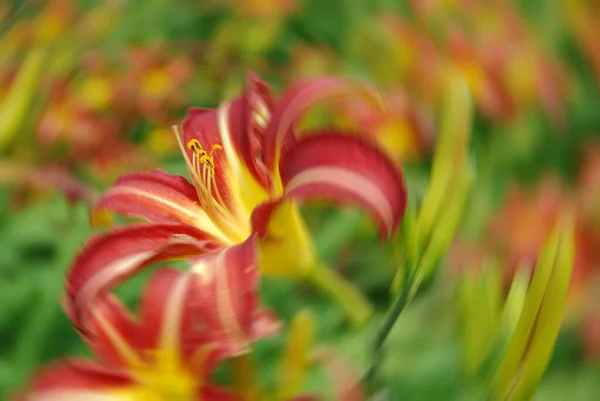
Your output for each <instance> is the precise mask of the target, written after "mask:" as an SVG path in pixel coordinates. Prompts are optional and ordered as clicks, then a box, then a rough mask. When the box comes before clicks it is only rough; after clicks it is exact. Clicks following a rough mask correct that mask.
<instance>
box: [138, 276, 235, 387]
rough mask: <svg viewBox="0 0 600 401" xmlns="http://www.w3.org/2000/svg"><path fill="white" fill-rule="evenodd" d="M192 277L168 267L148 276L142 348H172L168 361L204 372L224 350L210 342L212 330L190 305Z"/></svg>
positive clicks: (169, 349) (200, 372) (191, 300)
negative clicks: (170, 358)
mask: <svg viewBox="0 0 600 401" xmlns="http://www.w3.org/2000/svg"><path fill="white" fill-rule="evenodd" d="M192 278H193V276H192V275H190V274H188V273H183V272H180V271H178V270H175V269H172V268H162V269H160V270H158V271H157V272H156V273H155V274H154V275H153V276H152V278H151V279H150V282H149V283H148V285H147V286H146V288H145V289H144V293H143V296H142V300H141V308H140V309H141V326H142V327H141V330H142V332H143V333H144V346H143V348H146V349H161V350H165V351H167V352H173V353H174V354H173V355H172V357H173V358H174V360H173V361H171V362H172V363H177V364H180V365H181V364H186V365H188V367H189V369H190V370H192V371H194V372H195V374H197V375H200V376H206V375H207V374H208V373H209V372H210V371H212V370H213V368H214V367H215V366H216V364H217V363H218V362H220V361H221V360H222V359H223V358H224V356H225V351H224V350H223V349H222V348H220V347H219V346H218V345H217V344H212V343H211V338H212V335H211V334H212V333H211V332H210V331H209V330H208V329H209V328H208V327H207V326H206V325H205V324H204V323H203V321H201V320H200V319H198V316H197V315H196V314H194V311H193V310H192V308H191V307H190V305H193V304H194V299H193V298H192V297H193V294H194V293H195V292H194V291H190V285H191V284H192V283H193V282H192Z"/></svg>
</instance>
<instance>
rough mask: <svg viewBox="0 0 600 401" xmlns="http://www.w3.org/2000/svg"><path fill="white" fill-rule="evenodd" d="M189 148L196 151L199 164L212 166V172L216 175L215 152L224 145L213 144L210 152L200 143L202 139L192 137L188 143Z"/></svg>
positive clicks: (212, 174)
mask: <svg viewBox="0 0 600 401" xmlns="http://www.w3.org/2000/svg"><path fill="white" fill-rule="evenodd" d="M187 148H188V149H190V150H191V151H192V152H194V154H195V157H196V158H197V160H198V164H199V165H202V164H206V165H208V166H209V167H210V174H211V176H213V177H214V176H215V162H214V160H213V153H215V151H216V150H222V149H223V147H222V146H221V145H213V147H212V149H211V150H210V153H206V150H204V148H203V147H202V145H201V144H200V141H198V140H197V139H192V140H190V141H189V142H188V143H187Z"/></svg>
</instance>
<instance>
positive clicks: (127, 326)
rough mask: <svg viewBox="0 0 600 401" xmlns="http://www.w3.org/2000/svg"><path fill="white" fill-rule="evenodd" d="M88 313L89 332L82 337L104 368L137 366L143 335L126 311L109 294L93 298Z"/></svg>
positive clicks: (139, 361)
mask: <svg viewBox="0 0 600 401" xmlns="http://www.w3.org/2000/svg"><path fill="white" fill-rule="evenodd" d="M91 310H92V312H91V313H90V321H89V330H88V331H85V332H82V336H83V338H84V340H85V341H86V343H87V344H88V346H89V347H90V349H91V350H92V351H93V352H94V354H95V355H96V356H98V357H99V358H100V359H101V360H102V362H103V363H104V364H105V365H106V366H117V367H132V366H139V365H140V363H141V359H140V357H139V356H138V350H139V349H141V348H142V344H141V342H140V340H142V339H143V338H144V337H145V336H146V333H143V332H142V331H140V327H139V325H138V324H137V322H136V321H135V320H134V319H133V317H132V316H131V314H130V313H129V311H128V310H127V309H126V308H125V307H124V306H123V304H122V303H121V302H120V301H119V300H118V299H117V298H116V297H115V296H113V295H112V294H106V295H105V296H101V297H99V298H96V300H95V301H94V302H93V306H92V308H91Z"/></svg>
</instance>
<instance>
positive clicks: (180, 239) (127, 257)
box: [66, 224, 221, 330]
mask: <svg viewBox="0 0 600 401" xmlns="http://www.w3.org/2000/svg"><path fill="white" fill-rule="evenodd" d="M220 246H221V245H220V244H219V242H217V241H216V240H215V239H214V238H213V237H212V236H210V235H209V234H207V233H205V232H203V231H200V230H198V229H195V228H194V227H191V226H187V225H182V224H139V225H132V226H128V227H122V228H118V229H115V230H113V231H110V232H108V233H106V234H103V235H100V236H97V237H95V238H93V239H92V240H91V241H89V242H88V244H87V245H86V247H85V249H84V250H83V251H82V252H81V253H80V254H79V255H78V256H77V258H76V259H75V262H74V264H73V267H72V268H71V270H70V272H69V273H68V275H67V283H66V286H67V299H66V302H67V303H68V304H69V306H68V309H69V310H70V311H72V314H73V317H74V324H75V325H76V326H78V327H80V328H81V329H82V330H83V329H84V327H83V324H84V321H83V320H82V318H83V317H84V314H86V313H87V309H88V308H89V306H90V302H92V301H93V300H94V298H95V297H96V296H97V295H98V294H100V293H102V292H103V291H106V290H108V289H109V288H110V287H112V286H114V285H115V284H117V283H118V282H121V281H123V280H125V279H126V278H128V277H130V276H131V275H133V274H135V273H137V272H138V271H139V270H140V269H142V268H144V267H146V266H148V265H150V264H151V263H154V262H157V261H161V260H172V259H180V258H184V257H190V256H195V255H199V254H202V253H205V252H210V251H212V250H215V249H217V248H219V247H220Z"/></svg>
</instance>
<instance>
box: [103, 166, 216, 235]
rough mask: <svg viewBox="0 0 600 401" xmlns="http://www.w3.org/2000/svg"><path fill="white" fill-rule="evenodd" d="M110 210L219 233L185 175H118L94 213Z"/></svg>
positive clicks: (151, 173) (154, 173)
mask: <svg viewBox="0 0 600 401" xmlns="http://www.w3.org/2000/svg"><path fill="white" fill-rule="evenodd" d="M103 211H113V212H117V213H120V214H123V215H126V216H134V217H141V218H144V219H146V220H148V221H150V222H153V223H173V222H176V223H182V224H189V225H193V226H195V227H198V228H200V229H202V230H205V231H209V232H211V233H214V234H215V235H217V236H218V235H220V231H219V230H218V229H217V228H216V226H215V224H214V223H213V222H212V221H211V220H210V218H209V217H208V216H207V214H206V212H205V211H204V210H202V207H201V206H200V204H199V201H198V193H197V192H196V189H195V188H194V186H193V185H192V184H190V183H189V182H188V180H187V179H186V178H185V177H182V176H179V175H172V174H167V173H165V172H164V171H162V170H153V171H149V172H141V173H131V174H124V175H122V176H121V177H120V178H119V179H118V180H117V181H116V182H115V184H114V185H113V186H112V187H111V188H110V189H108V190H107V191H106V192H105V193H104V194H103V195H102V197H101V198H100V200H99V201H98V203H97V204H96V207H95V213H98V212H103Z"/></svg>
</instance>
